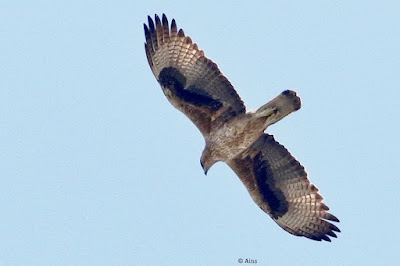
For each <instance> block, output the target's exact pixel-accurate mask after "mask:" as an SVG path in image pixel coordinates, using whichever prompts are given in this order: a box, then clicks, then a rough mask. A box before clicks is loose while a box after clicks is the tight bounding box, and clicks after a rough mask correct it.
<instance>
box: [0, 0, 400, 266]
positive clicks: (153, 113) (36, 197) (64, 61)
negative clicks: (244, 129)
mask: <svg viewBox="0 0 400 266" xmlns="http://www.w3.org/2000/svg"><path fill="white" fill-rule="evenodd" d="M138 2H139V1H118V2H114V1H63V2H62V3H60V1H3V2H2V3H1V4H0V36H1V37H0V38H1V41H0V151H1V152H0V177H1V178H0V213H1V218H0V239H1V241H0V264H1V265H50V264H51V265H70V264H80V265H111V264H114V265H116V264H125V265H129V264H131V265H133V264H135V265H142V264H152V265H185V264H186V265H190V264H199V265H235V264H238V262H237V261H238V259H239V258H242V259H246V258H249V259H253V260H257V264H268V265H285V264H286V265H288V264H307V265H320V264H331V265H366V264H371V265H373V264H375V265H377V264H381V265H383V264H386V265H390V264H392V265H393V264H395V263H396V262H397V263H398V260H399V257H400V255H399V248H400V245H399V237H400V233H399V224H400V204H399V200H400V193H399V187H400V181H399V179H400V175H399V174H400V171H399V162H398V157H399V156H398V150H399V147H400V145H399V144H400V141H399V133H400V130H399V129H400V126H399V124H400V123H399V122H400V121H399V114H400V107H399V96H400V94H399V87H400V77H399V76H400V75H399V74H400V49H399V47H400V23H399V22H400V21H399V10H400V4H399V2H398V1H368V2H367V1H301V3H297V2H296V3H295V1H290V2H289V1H248V2H246V1H208V0H203V1H197V2H187V1H181V2H177V1H141V3H138ZM367 3H368V4H367ZM154 13H158V14H162V13H166V14H167V16H168V18H169V19H170V20H171V19H172V18H175V19H176V21H177V24H178V27H182V28H183V29H184V31H185V33H186V34H187V35H189V36H191V37H192V39H193V41H194V42H196V43H197V44H198V45H199V47H200V48H201V49H203V50H205V52H206V55H207V56H208V57H210V58H212V59H213V61H215V62H216V63H217V64H218V65H219V67H220V69H221V70H222V72H223V73H224V74H225V75H226V76H227V77H228V78H229V80H230V81H231V82H232V84H233V85H234V86H235V88H236V89H237V90H238V92H239V94H240V95H241V97H242V99H243V100H244V102H245V103H246V105H247V107H248V109H256V108H258V107H259V106H261V105H263V104H264V103H266V102H267V101H269V100H270V99H272V98H273V97H275V96H276V95H278V94H279V93H280V92H281V91H283V90H285V89H287V88H291V89H294V90H296V91H297V93H298V95H299V96H300V97H301V99H302V104H303V105H302V108H301V109H300V110H299V111H298V112H296V113H294V114H292V115H290V116H289V117H287V118H285V119H283V120H282V121H280V122H279V123H277V124H275V125H273V126H271V128H269V129H268V132H270V133H271V134H274V136H275V138H276V140H278V141H279V142H280V143H282V144H284V145H285V146H286V148H288V149H289V150H290V151H291V152H292V154H293V155H294V156H295V157H296V158H297V159H298V160H299V161H300V162H301V163H302V164H303V165H304V166H305V167H306V169H307V171H308V173H309V177H310V179H311V181H312V182H313V183H314V184H315V185H316V186H317V187H318V188H319V189H320V192H321V194H322V195H323V197H324V198H325V201H324V202H325V203H326V204H327V205H328V206H329V207H330V208H331V213H333V214H334V215H336V216H337V217H338V218H339V219H340V220H341V222H340V223H339V224H338V226H339V228H340V229H341V230H342V233H340V234H339V235H338V238H337V239H333V241H332V243H327V242H315V241H311V240H308V239H306V238H300V237H295V236H292V235H290V234H288V233H286V232H285V231H283V230H282V229H281V228H280V227H278V226H277V225H276V224H275V223H274V222H273V221H272V220H271V219H270V218H269V217H268V216H267V215H266V214H265V213H263V212H262V211H261V210H260V209H259V208H258V207H257V206H256V205H255V204H254V202H253V201H252V199H251V198H250V196H249V194H248V193H247V191H246V189H245V187H244V186H243V185H242V183H241V181H240V180H239V179H238V178H237V177H236V176H235V174H234V173H233V172H232V171H231V170H230V168H229V167H228V166H227V165H225V164H223V163H218V164H216V165H215V166H214V167H213V168H212V169H211V170H210V171H209V173H208V176H204V174H203V171H202V169H201V167H200V163H199V159H200V155H201V152H202V149H203V146H204V140H203V139H202V136H201V134H200V133H199V132H198V130H197V129H196V127H195V126H194V125H193V124H192V123H191V122H190V121H189V120H188V119H187V118H186V117H185V116H184V115H183V114H181V113H180V112H179V111H177V110H176V109H174V108H173V107H172V106H171V105H170V103H169V102H168V101H167V100H166V98H165V96H164V95H163V93H162V91H161V89H160V87H159V85H158V83H157V82H156V80H155V78H154V76H153V74H152V72H151V71H150V68H149V66H148V63H147V60H146V56H145V53H144V47H143V46H144V45H143V43H144V34H143V22H146V21H147V15H148V14H151V15H152V16H154Z"/></svg>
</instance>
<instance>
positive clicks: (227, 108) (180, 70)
mask: <svg viewBox="0 0 400 266" xmlns="http://www.w3.org/2000/svg"><path fill="white" fill-rule="evenodd" d="M148 23H149V26H147V25H146V24H144V31H145V36H146V43H145V50H146V55H147V60H148V61H149V64H150V67H151V70H152V71H153V73H154V76H155V77H156V78H157V80H158V82H159V83H160V85H161V87H162V89H163V91H164V94H165V95H166V96H167V98H168V100H169V101H170V102H171V103H172V105H174V106H175V107H176V108H177V109H179V110H180V111H182V112H183V113H184V114H185V115H186V116H187V117H188V118H189V119H190V120H192V122H193V123H194V124H195V125H196V126H197V127H198V128H199V130H200V131H201V133H202V134H203V135H207V134H208V133H209V131H210V125H211V122H213V121H214V120H217V119H223V120H225V121H226V120H229V119H230V118H232V117H234V116H236V115H238V114H240V113H245V111H246V109H245V106H244V104H243V102H242V100H241V99H240V97H239V95H238V94H237V92H236V91H235V89H234V88H233V86H232V85H231V83H230V82H229V81H228V79H227V78H226V77H225V76H223V75H222V74H221V71H220V70H219V69H218V66H217V65H216V64H215V63H214V62H212V61H211V60H210V59H208V58H207V57H205V56H204V52H203V51H202V50H199V49H198V47H197V44H195V43H193V42H192V40H191V39H190V37H187V36H185V34H184V32H183V30H182V29H180V30H179V31H178V29H177V27H176V23H175V20H172V23H171V29H169V26H168V20H167V18H166V16H165V15H163V16H162V21H161V20H160V18H159V17H158V16H157V15H156V16H155V24H154V22H153V20H152V19H151V18H150V17H148Z"/></svg>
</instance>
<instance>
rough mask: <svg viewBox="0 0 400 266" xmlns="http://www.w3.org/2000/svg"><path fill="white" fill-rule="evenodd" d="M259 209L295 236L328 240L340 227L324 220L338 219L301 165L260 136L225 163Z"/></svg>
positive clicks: (275, 144) (275, 143)
mask: <svg viewBox="0 0 400 266" xmlns="http://www.w3.org/2000/svg"><path fill="white" fill-rule="evenodd" d="M227 163H228V165H229V166H230V167H231V168H232V170H233V171H234V172H235V173H236V174H237V175H238V176H239V178H240V180H242V182H243V184H244V185H245V186H246V187H247V189H248V191H249V193H250V195H251V196H252V198H253V199H254V201H255V202H256V203H257V204H258V205H259V206H260V208H261V209H262V210H263V211H265V212H266V213H268V214H269V215H270V216H271V218H272V219H273V220H274V221H275V222H276V223H277V224H279V225H280V226H281V227H282V228H283V229H285V230H286V231H288V232H289V233H291V234H294V235H297V236H305V237H307V238H310V239H313V240H318V241H320V240H326V241H330V239H329V237H328V236H332V237H336V234H335V233H334V232H333V231H336V232H340V230H339V229H338V228H337V227H336V226H335V225H333V224H331V223H329V222H327V221H326V220H331V221H335V222H339V220H338V219H337V218H336V217H335V216H333V215H332V214H329V213H327V212H326V211H327V210H329V208H328V207H327V206H326V205H325V204H323V203H322V199H323V198H322V197H321V196H320V195H319V194H318V189H317V188H316V187H315V186H314V185H313V184H311V183H310V180H308V178H307V173H306V172H305V171H304V167H303V166H302V165H300V163H299V162H298V161H296V159H295V158H294V157H293V156H292V155H291V154H290V153H289V151H288V150H287V149H286V148H285V147H283V146H282V145H280V144H279V143H278V142H276V141H275V139H274V138H273V136H271V135H268V134H264V135H262V136H261V137H260V138H259V139H258V140H257V141H256V142H255V143H254V144H253V145H252V146H251V147H250V148H249V149H247V150H245V151H244V152H243V153H242V154H239V155H238V156H237V157H236V158H235V159H233V160H231V161H229V162H227Z"/></svg>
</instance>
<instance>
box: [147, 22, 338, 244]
mask: <svg viewBox="0 0 400 266" xmlns="http://www.w3.org/2000/svg"><path fill="white" fill-rule="evenodd" d="M144 32H145V37H146V42H145V51H146V56H147V60H148V62H149V65H150V68H151V70H152V71H153V74H154V76H155V77H156V79H157V81H158V82H159V83H160V85H161V88H162V91H163V92H164V94H165V96H166V97H167V99H168V100H169V101H170V103H171V104H172V105H173V106H174V107H175V108H177V109H178V110H180V111H181V112H182V113H184V114H185V115H186V116H187V117H188V118H189V119H190V120H191V121H192V122H193V123H194V124H195V125H196V126H197V128H198V129H199V130H200V132H201V133H202V135H203V136H204V139H205V143H206V145H205V148H204V150H203V153H202V155H201V158H200V163H201V166H202V168H203V170H204V173H205V174H207V171H208V170H209V169H210V167H211V166H212V165H213V164H215V163H216V162H218V161H222V162H225V163H226V164H228V165H229V167H230V168H232V170H233V171H234V172H235V173H236V174H237V176H238V177H239V178H240V180H241V181H242V182H243V184H244V185H245V186H246V188H247V190H248V192H249V194H250V196H251V197H252V198H253V200H254V201H255V203H256V204H258V206H259V207H260V208H261V209H262V210H263V211H264V212H266V213H268V214H269V215H270V216H271V218H272V219H273V220H274V221H275V222H276V223H277V224H278V225H279V226H281V227H282V228H283V229H284V230H286V231H287V232H289V233H291V234H293V235H296V236H304V237H307V238H310V239H313V240H317V241H321V240H325V241H330V238H329V236H330V237H336V234H335V232H340V230H339V228H337V227H336V226H335V225H333V224H332V223H330V222H329V221H334V222H339V220H338V219H337V218H336V217H335V216H334V215H332V214H330V213H328V212H327V211H328V210H329V208H328V207H327V206H326V205H325V204H324V203H322V199H323V198H322V196H321V195H320V194H319V193H318V189H317V188H316V187H315V186H314V185H313V184H311V183H310V180H309V179H308V178H307V173H306V172H305V170H304V167H303V166H302V165H300V163H299V162H298V161H296V159H295V158H294V157H293V156H292V155H291V154H290V153H289V151H288V150H286V148H285V147H283V146H282V145H281V144H279V143H278V142H277V141H276V140H275V139H274V137H273V136H272V135H269V134H267V133H265V132H264V131H265V130H266V129H267V127H268V126H270V125H272V124H274V123H276V122H277V121H279V120H280V119H282V118H283V117H285V116H287V115H289V114H290V113H291V112H294V111H296V110H298V109H300V98H299V97H298V96H297V95H296V93H295V92H294V91H291V90H285V91H283V92H282V93H281V94H280V95H278V96H277V97H276V98H274V99H273V100H271V101H270V102H268V103H267V104H265V105H263V106H261V107H260V108H259V109H257V110H256V111H253V112H249V111H247V112H246V107H245V105H244V104H243V101H242V100H241V98H240V97H239V95H238V94H237V92H236V91H235V89H234V88H233V86H232V84H231V83H230V82H229V80H228V79H227V78H226V77H225V76H224V75H223V74H222V73H221V71H220V70H219V68H218V66H217V65H216V64H215V63H214V62H213V61H211V60H210V59H208V58H207V57H206V56H205V55H204V52H203V51H202V50H199V48H198V47H197V45H196V44H195V43H193V42H192V40H191V38H190V37H188V36H185V34H184V32H183V30H182V29H179V30H178V28H177V26H176V22H175V20H174V19H173V20H172V22H171V26H169V23H168V20H167V17H166V16H165V14H163V15H162V18H161V19H160V17H159V16H158V15H155V20H154V21H153V19H152V18H151V17H150V16H148V25H146V24H144ZM334 231H335V232H334Z"/></svg>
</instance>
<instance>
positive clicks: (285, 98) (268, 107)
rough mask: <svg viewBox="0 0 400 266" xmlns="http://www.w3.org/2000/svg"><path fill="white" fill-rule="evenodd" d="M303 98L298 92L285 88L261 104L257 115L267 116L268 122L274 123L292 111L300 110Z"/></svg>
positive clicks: (269, 123)
mask: <svg viewBox="0 0 400 266" xmlns="http://www.w3.org/2000/svg"><path fill="white" fill-rule="evenodd" d="M300 107H301V100H300V98H299V97H298V96H297V95H296V92H294V91H291V90H285V91H283V92H282V93H281V94H279V95H278V96H277V97H275V98H274V99H273V100H271V101H269V102H268V103H267V104H265V105H263V106H261V107H260V108H259V109H258V110H257V111H256V112H255V116H256V117H267V124H268V125H272V124H274V123H276V122H278V121H279V120H281V119H282V118H284V117H285V116H287V115H289V114H290V113H292V112H294V111H297V110H299V109H300Z"/></svg>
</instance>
